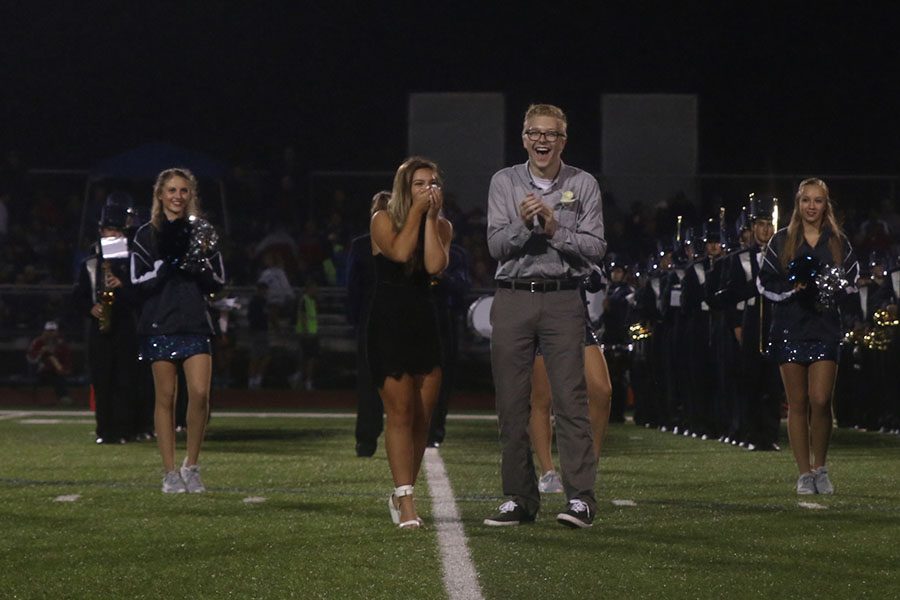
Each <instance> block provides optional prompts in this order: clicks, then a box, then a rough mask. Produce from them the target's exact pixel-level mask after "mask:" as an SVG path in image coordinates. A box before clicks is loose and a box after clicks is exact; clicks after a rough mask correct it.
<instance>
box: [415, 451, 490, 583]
mask: <svg viewBox="0 0 900 600" xmlns="http://www.w3.org/2000/svg"><path fill="white" fill-rule="evenodd" d="M424 463H425V474H426V476H427V477H428V489H429V490H430V491H431V513H432V516H433V518H434V524H435V527H436V529H437V536H438V545H439V546H440V549H441V566H442V567H443V571H444V589H446V590H447V595H448V596H449V597H450V600H482V599H483V598H484V596H482V594H481V587H480V586H479V585H478V573H477V572H476V571H475V565H474V564H472V557H471V556H470V555H469V547H468V546H467V545H466V534H465V532H464V531H463V526H462V522H461V521H460V518H459V509H457V507H456V500H454V499H453V488H451V487H450V479H449V478H448V477H447V470H446V469H445V468H444V461H443V460H441V455H440V454H439V453H438V450H437V448H426V449H425V459H424Z"/></svg>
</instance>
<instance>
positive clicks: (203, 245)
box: [181, 216, 219, 271]
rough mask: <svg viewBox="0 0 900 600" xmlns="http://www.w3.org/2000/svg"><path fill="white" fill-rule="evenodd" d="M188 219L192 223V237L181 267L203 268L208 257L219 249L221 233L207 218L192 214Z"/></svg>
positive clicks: (189, 269) (193, 269) (187, 269)
mask: <svg viewBox="0 0 900 600" xmlns="http://www.w3.org/2000/svg"><path fill="white" fill-rule="evenodd" d="M188 221H189V222H190V224H191V238H190V241H189V242H188V249H187V252H186V253H185V255H184V260H183V261H182V263H181V268H182V269H184V270H186V271H195V270H197V269H200V268H203V266H204V263H205V261H206V259H207V258H209V257H210V256H212V255H213V254H214V253H215V252H216V250H217V249H218V246H219V234H218V233H216V229H215V227H213V226H212V225H210V223H209V221H206V220H205V219H200V218H198V217H194V216H191V217H189V218H188Z"/></svg>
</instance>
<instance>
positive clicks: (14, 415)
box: [0, 410, 497, 421]
mask: <svg viewBox="0 0 900 600" xmlns="http://www.w3.org/2000/svg"><path fill="white" fill-rule="evenodd" d="M93 416H94V413H93V412H91V411H89V410H30V411H22V410H0V421H3V420H11V419H22V418H27V417H38V418H40V417H93ZM213 417H214V418H216V419H219V418H223V419H227V418H238V417H239V418H251V419H269V418H286V419H292V418H293V419H297V418H300V419H355V418H356V413H355V412H349V411H348V412H310V411H306V412H249V411H241V412H215V411H214V412H213ZM447 419H448V420H451V421H496V420H497V415H490V414H483V415H447Z"/></svg>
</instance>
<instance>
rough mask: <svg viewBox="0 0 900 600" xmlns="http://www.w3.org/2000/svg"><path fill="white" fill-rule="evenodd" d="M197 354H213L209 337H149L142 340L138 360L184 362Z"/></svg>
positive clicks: (180, 335) (185, 335) (181, 335)
mask: <svg viewBox="0 0 900 600" xmlns="http://www.w3.org/2000/svg"><path fill="white" fill-rule="evenodd" d="M195 354H212V346H211V344H210V341H209V336H206V335H197V334H173V335H148V336H145V337H143V338H141V348H140V351H139V352H138V360H146V361H150V362H153V361H157V360H184V359H185V358H189V357H191V356H194V355H195Z"/></svg>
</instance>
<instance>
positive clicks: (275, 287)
mask: <svg viewBox="0 0 900 600" xmlns="http://www.w3.org/2000/svg"><path fill="white" fill-rule="evenodd" d="M263 261H264V264H265V265H266V268H265V269H264V270H263V272H262V273H260V274H259V278H258V279H257V280H256V282H257V284H259V283H264V284H265V285H266V289H267V290H268V291H267V295H266V301H267V303H268V306H269V310H268V315H269V330H270V331H273V332H278V331H279V330H280V326H281V319H282V318H285V317H287V316H288V315H289V314H290V313H289V311H290V310H291V309H292V308H293V306H294V299H295V297H296V296H295V294H294V288H293V287H291V283H290V281H288V277H287V274H286V273H285V272H284V263H283V262H282V259H281V255H280V254H278V253H277V252H275V251H274V250H270V251H268V252H266V254H265V255H264V258H263Z"/></svg>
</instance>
